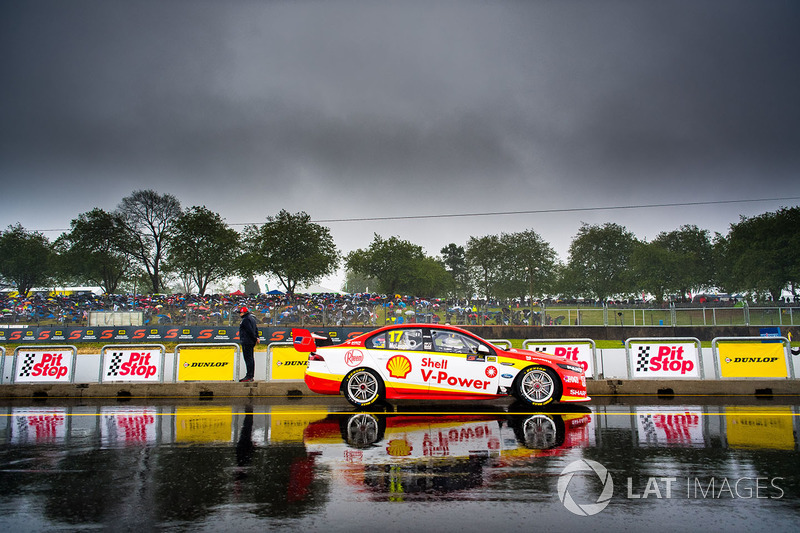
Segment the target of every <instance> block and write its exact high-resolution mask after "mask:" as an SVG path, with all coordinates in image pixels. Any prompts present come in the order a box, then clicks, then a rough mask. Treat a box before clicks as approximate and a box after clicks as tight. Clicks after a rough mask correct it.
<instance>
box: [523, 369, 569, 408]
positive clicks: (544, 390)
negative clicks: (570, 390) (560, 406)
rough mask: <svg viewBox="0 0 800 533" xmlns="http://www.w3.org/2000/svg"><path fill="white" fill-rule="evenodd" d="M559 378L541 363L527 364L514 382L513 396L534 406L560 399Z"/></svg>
mask: <svg viewBox="0 0 800 533" xmlns="http://www.w3.org/2000/svg"><path fill="white" fill-rule="evenodd" d="M561 391H562V387H561V379H560V378H559V377H558V374H556V373H555V372H554V371H553V370H552V369H550V368H547V367H546V366H542V365H534V366H529V367H528V368H526V369H525V370H523V371H522V372H520V373H519V376H517V379H516V381H515V382H514V388H513V392H514V396H515V397H516V398H517V399H518V400H519V401H521V402H523V403H526V404H528V405H532V406H535V407H539V406H542V405H547V404H550V403H553V402H557V401H558V400H560V399H561Z"/></svg>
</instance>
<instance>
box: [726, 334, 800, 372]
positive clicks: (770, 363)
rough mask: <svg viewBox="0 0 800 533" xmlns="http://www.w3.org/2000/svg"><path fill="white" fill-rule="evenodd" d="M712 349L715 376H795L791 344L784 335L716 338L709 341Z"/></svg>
mask: <svg viewBox="0 0 800 533" xmlns="http://www.w3.org/2000/svg"><path fill="white" fill-rule="evenodd" d="M720 345H722V346H724V347H725V348H726V349H725V350H723V351H724V352H725V353H724V354H720ZM726 345H729V346H726ZM711 350H712V352H713V354H714V366H715V369H714V370H715V371H716V378H717V379H726V378H736V379H751V378H752V379H763V378H768V379H781V378H786V379H789V378H790V379H794V377H795V372H794V365H793V364H792V361H791V344H790V343H789V339H787V338H786V337H717V338H716V339H714V340H713V341H712V342H711ZM723 356H724V357H725V359H724V360H723V359H722V357H723Z"/></svg>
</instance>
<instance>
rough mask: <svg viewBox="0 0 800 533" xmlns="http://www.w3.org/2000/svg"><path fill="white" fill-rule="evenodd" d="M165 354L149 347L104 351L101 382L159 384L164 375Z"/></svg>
mask: <svg viewBox="0 0 800 533" xmlns="http://www.w3.org/2000/svg"><path fill="white" fill-rule="evenodd" d="M163 365H164V354H163V352H162V351H161V350H158V349H152V348H148V347H141V348H138V347H132V348H131V349H124V350H123V349H113V350H103V368H102V371H101V374H100V382H101V383H106V382H111V381H121V382H122V381H124V382H127V381H150V382H154V383H158V382H160V381H161V376H163V375H164V374H163V373H164V369H163Z"/></svg>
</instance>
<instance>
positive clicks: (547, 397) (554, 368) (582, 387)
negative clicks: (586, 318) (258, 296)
mask: <svg viewBox="0 0 800 533" xmlns="http://www.w3.org/2000/svg"><path fill="white" fill-rule="evenodd" d="M292 339H293V344H294V348H295V350H297V351H300V352H308V366H307V367H306V372H305V382H306V385H308V388H309V389H311V390H312V391H313V392H316V393H318V394H334V395H338V394H344V396H345V398H347V400H348V401H349V402H350V403H351V404H353V405H354V406H356V407H366V406H369V405H372V404H374V403H376V402H382V401H385V400H400V399H408V400H425V399H430V400H486V399H494V398H500V397H503V396H509V395H513V396H514V397H516V398H517V400H519V401H520V402H522V403H524V404H526V405H529V406H544V405H548V404H551V403H553V402H586V401H589V400H590V398H589V397H588V396H587V394H586V376H585V375H584V372H583V369H582V368H581V367H580V366H579V365H578V364H577V363H575V362H574V361H570V360H568V359H566V358H563V357H558V356H553V355H549V354H545V353H541V352H535V351H529V350H518V349H510V350H504V349H501V348H499V347H498V346H495V345H493V344H491V343H490V342H488V341H485V340H484V339H482V338H480V337H478V336H477V335H474V334H473V333H471V332H469V331H466V330H463V329H460V328H457V327H453V326H445V325H432V324H403V325H392V326H386V327H383V328H379V329H377V330H374V331H371V332H369V333H365V334H363V335H360V336H358V337H355V338H353V339H350V340H347V341H345V342H343V343H341V344H336V345H334V344H331V342H330V340H329V339H326V338H325V337H322V336H319V335H316V334H312V333H311V332H310V331H309V330H307V329H293V330H292Z"/></svg>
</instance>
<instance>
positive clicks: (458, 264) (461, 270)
mask: <svg viewBox="0 0 800 533" xmlns="http://www.w3.org/2000/svg"><path fill="white" fill-rule="evenodd" d="M439 253H441V254H442V261H443V262H444V265H445V268H446V269H447V271H448V272H449V273H450V275H451V276H452V278H453V290H454V293H455V294H454V296H456V297H459V296H466V295H468V294H469V293H470V292H471V291H470V288H469V270H468V269H467V253H466V251H465V250H464V247H463V246H457V245H456V244H455V243H450V244H448V245H447V246H445V247H444V248H442V249H441V250H440V251H439Z"/></svg>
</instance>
